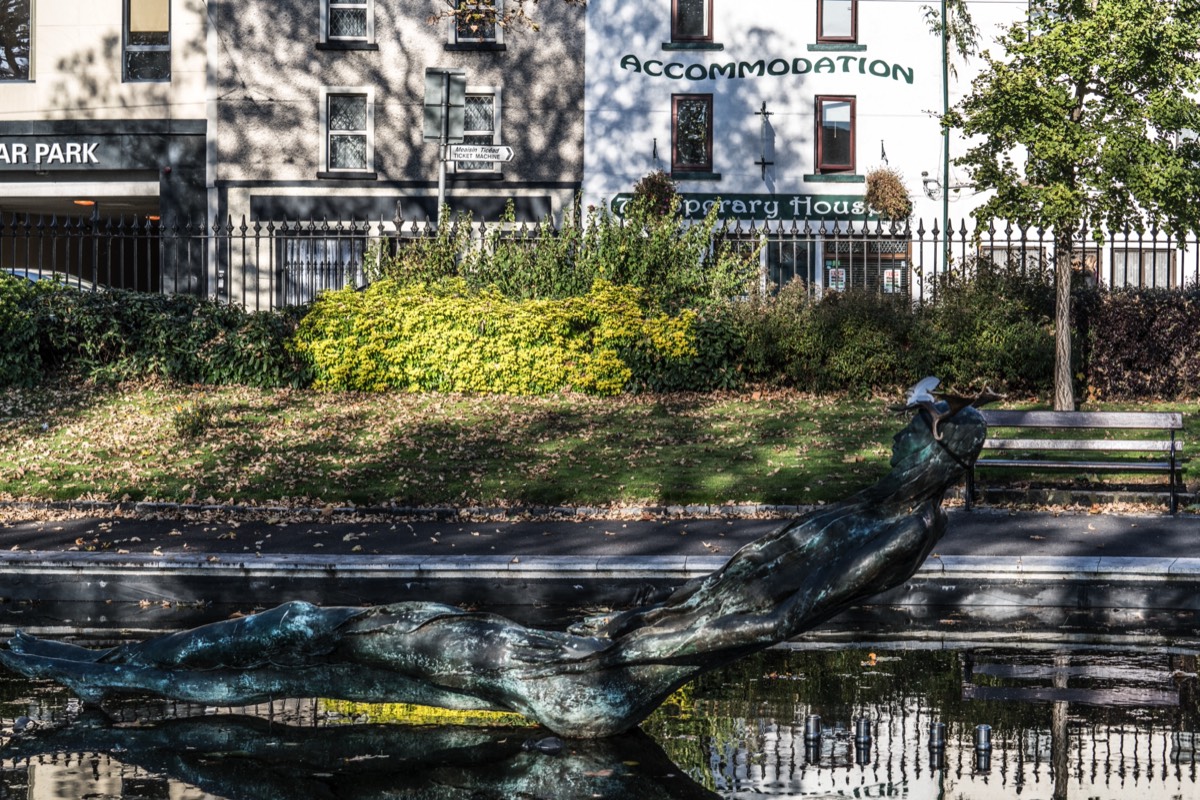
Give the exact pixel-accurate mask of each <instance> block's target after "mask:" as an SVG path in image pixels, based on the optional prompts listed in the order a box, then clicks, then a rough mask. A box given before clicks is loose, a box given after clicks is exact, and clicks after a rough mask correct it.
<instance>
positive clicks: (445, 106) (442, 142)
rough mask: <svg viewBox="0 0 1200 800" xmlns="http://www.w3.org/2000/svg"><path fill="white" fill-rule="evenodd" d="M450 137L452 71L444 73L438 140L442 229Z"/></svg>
mask: <svg viewBox="0 0 1200 800" xmlns="http://www.w3.org/2000/svg"><path fill="white" fill-rule="evenodd" d="M449 139H450V73H449V72H443V73H442V135H441V138H440V139H439V140H438V200H437V202H438V207H437V225H438V230H441V227H442V223H443V222H444V221H445V220H444V219H443V217H445V209H446V158H447V156H448V153H447V152H446V148H448V147H449V146H450V145H449V141H448V140H449Z"/></svg>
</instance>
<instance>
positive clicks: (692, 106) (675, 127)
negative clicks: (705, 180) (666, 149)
mask: <svg viewBox="0 0 1200 800" xmlns="http://www.w3.org/2000/svg"><path fill="white" fill-rule="evenodd" d="M712 103H713V96H712V95H711V94H676V95H671V171H672V172H712V168H713V158H712V140H713V119H712Z"/></svg>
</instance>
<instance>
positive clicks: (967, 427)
mask: <svg viewBox="0 0 1200 800" xmlns="http://www.w3.org/2000/svg"><path fill="white" fill-rule="evenodd" d="M937 382H938V381H937V379H936V378H926V379H925V380H923V381H921V382H920V383H918V384H917V385H916V386H914V387H913V389H912V390H911V391H910V393H909V398H908V403H907V404H906V405H905V406H902V407H901V408H900V409H897V410H907V411H916V412H917V413H916V414H915V415H914V416H913V418H912V419H911V420H910V421H909V423H908V425H906V426H905V427H904V429H903V430H901V431H900V432H899V433H897V434H896V437H895V440H894V442H893V445H892V461H891V464H892V472H891V474H890V475H889V476H888V477H887V478H886V479H885V480H884V481H883V482H882V483H883V484H886V485H881V486H879V489H880V490H881V491H884V492H892V493H896V494H897V496H904V497H909V498H911V497H913V496H914V495H927V494H931V493H932V494H938V493H940V492H944V491H945V490H946V489H947V488H949V487H950V486H951V485H953V484H954V483H956V482H957V481H958V480H960V479H961V478H962V476H963V475H964V474H965V473H966V472H967V471H968V470H969V469H970V468H971V465H972V464H974V463H975V459H976V458H977V457H978V456H979V451H980V449H981V448H982V447H983V441H984V439H985V438H986V436H987V424H986V423H985V422H984V421H983V415H982V414H980V413H979V411H978V410H976V408H975V405H977V404H982V403H986V402H988V401H990V400H993V399H995V398H996V395H994V394H992V393H991V392H984V393H983V394H981V395H979V396H978V397H974V398H966V397H957V396H945V395H942V396H938V397H935V396H934V395H933V393H932V390H933V389H934V388H935V387H936V386H937Z"/></svg>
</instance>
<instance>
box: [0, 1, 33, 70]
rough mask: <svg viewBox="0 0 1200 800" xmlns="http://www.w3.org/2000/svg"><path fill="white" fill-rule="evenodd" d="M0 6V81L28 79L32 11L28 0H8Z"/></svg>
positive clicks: (31, 39)
mask: <svg viewBox="0 0 1200 800" xmlns="http://www.w3.org/2000/svg"><path fill="white" fill-rule="evenodd" d="M0 8H4V9H5V10H4V11H3V12H0V81H27V80H29V63H30V58H29V52H30V48H31V45H32V43H33V12H32V11H31V9H30V3H29V0H8V1H7V2H6V3H4V5H3V6H0Z"/></svg>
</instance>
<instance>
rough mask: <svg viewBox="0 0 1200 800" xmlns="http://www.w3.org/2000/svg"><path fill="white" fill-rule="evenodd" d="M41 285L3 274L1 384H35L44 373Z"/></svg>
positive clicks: (0, 282) (0, 287) (0, 296)
mask: <svg viewBox="0 0 1200 800" xmlns="http://www.w3.org/2000/svg"><path fill="white" fill-rule="evenodd" d="M38 320H39V312H38V304H37V287H35V286H34V285H33V284H32V283H30V282H29V281H27V280H25V279H24V278H20V279H18V278H14V277H12V276H11V275H8V274H4V273H0V386H32V385H34V384H35V383H37V382H38V379H39V377H40V376H41V373H42V358H41V352H40V349H39V347H38V331H39V325H38Z"/></svg>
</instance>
